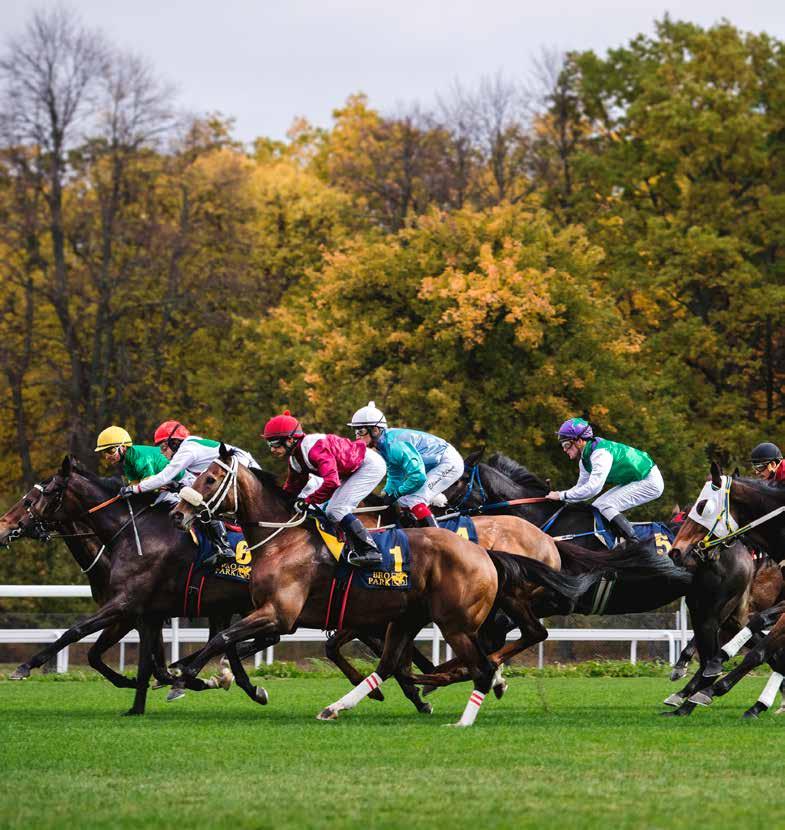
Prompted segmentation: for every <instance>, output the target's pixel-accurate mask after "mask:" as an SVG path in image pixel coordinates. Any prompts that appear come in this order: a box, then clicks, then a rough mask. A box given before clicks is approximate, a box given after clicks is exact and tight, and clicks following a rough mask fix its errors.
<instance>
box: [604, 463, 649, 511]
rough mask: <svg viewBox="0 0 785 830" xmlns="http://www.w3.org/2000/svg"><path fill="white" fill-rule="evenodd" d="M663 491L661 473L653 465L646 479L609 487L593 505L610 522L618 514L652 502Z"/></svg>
mask: <svg viewBox="0 0 785 830" xmlns="http://www.w3.org/2000/svg"><path fill="white" fill-rule="evenodd" d="M664 489H665V482H664V481H663V480H662V473H661V472H660V469H659V467H657V465H656V464H655V465H654V466H653V467H652V468H651V470H649V474H648V475H647V476H646V478H644V479H642V480H641V481H631V482H630V483H629V484H619V485H617V486H616V487H611V489H610V490H608V491H607V492H605V493H603V494H602V495H601V496H600V497H599V498H597V499H595V500H594V502H593V505H594V506H595V507H596V508H597V509H598V510H599V511H600V513H602V515H603V516H604V517H605V518H606V519H607V520H608V521H611V520H612V519H614V518H615V517H616V516H618V515H619V513H623V512H624V511H625V510H629V509H630V508H631V507H639V506H640V505H641V504H646V502H649V501H654V499H658V498H659V497H660V496H661V495H662V491H663V490H664Z"/></svg>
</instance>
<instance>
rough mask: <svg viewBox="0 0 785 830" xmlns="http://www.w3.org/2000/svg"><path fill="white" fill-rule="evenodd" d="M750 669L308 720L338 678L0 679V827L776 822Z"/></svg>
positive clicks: (774, 753) (391, 706) (557, 682)
mask: <svg viewBox="0 0 785 830" xmlns="http://www.w3.org/2000/svg"><path fill="white" fill-rule="evenodd" d="M764 682H765V680H764V679H763V678H761V677H758V678H751V679H748V680H746V681H744V682H743V683H742V684H741V685H740V686H739V687H738V688H737V689H736V690H735V691H734V693H732V694H731V695H729V696H728V697H726V698H724V699H722V700H720V701H718V702H717V703H716V704H715V705H714V706H713V707H712V708H711V709H709V710H699V711H697V712H696V713H695V714H694V715H693V716H692V717H691V718H685V719H678V720H671V719H663V718H660V717H659V716H658V714H657V713H658V712H659V711H660V710H661V709H662V708H663V707H661V706H659V705H658V701H660V700H661V699H662V698H663V697H665V695H666V694H669V693H670V692H671V691H673V690H674V687H673V686H672V685H671V684H669V683H668V682H667V681H666V680H663V679H660V678H610V679H609V678H515V679H513V680H512V681H511V683H510V689H509V691H508V693H507V695H506V696H505V698H504V699H503V700H502V701H501V702H497V701H496V700H495V699H492V698H490V699H489V700H488V701H487V702H486V703H485V705H484V706H483V709H482V711H481V713H480V716H479V719H478V721H477V724H476V725H475V727H474V728H472V729H470V730H456V729H448V728H446V727H445V724H446V723H448V722H450V721H454V720H456V719H457V718H458V716H459V715H460V713H461V711H462V709H463V705H464V703H465V701H466V698H467V696H468V692H469V689H468V687H467V686H462V687H453V688H451V689H446V690H441V691H440V692H438V694H437V695H435V696H434V697H433V701H434V704H435V706H436V712H435V713H434V715H432V716H431V717H427V716H422V715H418V714H417V713H415V712H414V710H413V709H412V708H411V706H410V704H409V703H408V702H407V701H405V700H404V699H403V698H402V696H401V695H400V693H399V692H398V691H397V689H393V688H389V689H387V688H386V687H385V688H386V691H387V696H388V699H387V701H386V702H385V703H383V704H380V703H375V702H373V701H365V702H363V703H362V704H360V706H359V707H358V708H357V709H355V710H354V711H353V712H350V713H345V714H344V715H342V717H341V720H340V721H338V722H337V723H320V722H317V721H316V720H315V719H314V715H315V714H316V712H317V711H318V710H319V709H320V708H321V707H322V706H323V705H325V704H327V703H330V702H332V701H333V700H334V699H336V698H337V697H339V696H340V695H341V694H342V693H343V692H344V691H345V690H346V688H347V686H346V684H345V683H344V682H342V681H339V680H332V679H328V680H323V679H277V678H276V679H269V680H265V681H264V683H265V686H266V687H267V689H268V690H269V692H270V695H271V704H270V705H269V706H268V707H266V708H262V707H259V706H255V705H253V704H252V703H251V702H250V701H248V700H247V699H246V698H245V697H244V696H243V695H242V694H241V693H240V692H239V691H238V690H237V689H233V690H232V691H231V692H230V693H228V694H227V693H225V692H223V691H213V692H207V693H203V694H201V695H196V694H189V695H188V696H187V697H186V698H185V699H184V700H182V701H179V702H177V703H174V704H166V703H164V699H163V695H164V693H163V692H160V691H159V692H151V695H150V706H149V710H148V714H147V715H146V716H144V717H142V718H122V717H118V715H119V713H120V711H122V710H123V709H124V708H127V706H128V704H129V701H130V693H129V692H127V691H118V690H115V689H112V688H111V687H109V686H108V685H107V684H105V683H78V682H74V683H11V682H2V683H0V772H2V775H0V826H2V827H26V828H27V827H36V828H39V827H69V828H82V827H140V826H156V827H162V826H166V825H172V824H174V825H176V826H180V827H183V826H184V827H196V826H203V827H204V826H207V827H231V828H245V827H249V828H251V827H254V828H257V827H270V828H276V829H278V828H288V827H362V828H380V827H406V828H437V827H438V828H440V827H448V828H450V830H459V829H460V828H486V827H510V828H518V827H559V828H571V827H598V828H599V827H602V828H605V829H606V830H607V828H620V827H663V828H673V827H693V826H707V827H711V828H719V827H728V828H731V827H732V828H739V827H745V828H746V827H756V826H761V827H763V826H764V825H765V826H766V827H768V828H772V827H774V828H776V827H779V826H782V825H783V823H785V808H783V799H782V772H781V758H782V752H783V747H784V746H785V732H784V731H783V729H785V716H782V717H780V718H776V717H774V716H772V715H770V714H767V715H764V716H763V718H762V719H761V720H759V721H756V722H753V723H748V722H744V721H742V720H740V715H741V712H742V711H743V710H744V709H745V708H746V707H747V706H748V705H750V704H751V703H752V702H753V701H754V700H755V698H756V697H757V695H758V693H759V692H760V690H761V688H762V687H763V684H764Z"/></svg>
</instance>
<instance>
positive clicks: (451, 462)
mask: <svg viewBox="0 0 785 830" xmlns="http://www.w3.org/2000/svg"><path fill="white" fill-rule="evenodd" d="M462 475H463V458H461V454H460V453H459V452H458V450H456V449H455V447H452V446H449V447H447V449H446V450H445V451H444V454H443V455H442V457H441V459H440V460H439V463H438V464H437V465H436V466H435V467H433V468H432V469H430V470H428V472H426V474H425V484H423V486H422V487H420V489H419V490H415V491H414V492H413V493H407V494H406V495H405V496H401V497H400V498H399V499H398V504H400V505H401V507H406V508H412V507H414V505H415V504H430V503H431V502H432V501H433V497H434V496H436V495H437V494H439V493H443V492H444V491H445V490H446V489H447V488H448V487H449V486H450V485H451V484H455V482H456V481H458V479H459V478H460V477H461V476H462Z"/></svg>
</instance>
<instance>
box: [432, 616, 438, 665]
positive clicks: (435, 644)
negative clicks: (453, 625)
mask: <svg viewBox="0 0 785 830" xmlns="http://www.w3.org/2000/svg"><path fill="white" fill-rule="evenodd" d="M432 625H433V628H432V629H431V663H433V665H434V666H438V665H439V629H438V628H437V626H436V623H433V624H432Z"/></svg>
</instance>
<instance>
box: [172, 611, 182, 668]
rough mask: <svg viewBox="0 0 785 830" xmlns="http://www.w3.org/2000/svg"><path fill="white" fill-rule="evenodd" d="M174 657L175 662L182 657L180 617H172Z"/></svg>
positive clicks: (173, 661)
mask: <svg viewBox="0 0 785 830" xmlns="http://www.w3.org/2000/svg"><path fill="white" fill-rule="evenodd" d="M171 654H172V659H171V662H172V663H175V662H177V661H178V660H179V659H180V618H179V617H172V651H171Z"/></svg>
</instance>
